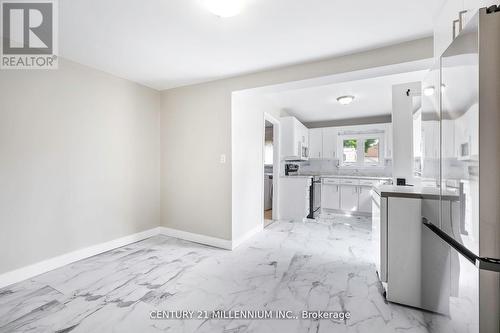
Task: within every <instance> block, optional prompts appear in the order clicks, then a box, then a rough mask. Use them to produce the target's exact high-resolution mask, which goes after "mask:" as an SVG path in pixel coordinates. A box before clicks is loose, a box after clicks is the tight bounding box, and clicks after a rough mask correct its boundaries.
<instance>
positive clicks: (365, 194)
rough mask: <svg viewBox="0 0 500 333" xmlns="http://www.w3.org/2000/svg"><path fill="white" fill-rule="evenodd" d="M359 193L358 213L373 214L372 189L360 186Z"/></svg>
mask: <svg viewBox="0 0 500 333" xmlns="http://www.w3.org/2000/svg"><path fill="white" fill-rule="evenodd" d="M358 192H359V193H358V195H359V207H358V211H359V212H361V213H371V211H372V198H371V187H369V186H360V187H359V188H358Z"/></svg>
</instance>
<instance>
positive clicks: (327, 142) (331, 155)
mask: <svg viewBox="0 0 500 333" xmlns="http://www.w3.org/2000/svg"><path fill="white" fill-rule="evenodd" d="M338 135H339V134H338V128H337V127H327V128H323V158H324V159H335V158H337V138H338Z"/></svg>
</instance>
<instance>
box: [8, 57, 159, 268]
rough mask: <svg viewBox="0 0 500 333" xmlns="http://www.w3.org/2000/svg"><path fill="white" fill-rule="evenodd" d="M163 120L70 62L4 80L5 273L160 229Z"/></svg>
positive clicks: (154, 103)
mask: <svg viewBox="0 0 500 333" xmlns="http://www.w3.org/2000/svg"><path fill="white" fill-rule="evenodd" d="M159 110H160V93H159V92H157V91H154V90H152V89H149V88H146V87H143V86H140V85H137V84H134V83H131V82H129V81H126V80H122V79H119V78H116V77H113V76H111V75H107V74H105V73H102V72H99V71H96V70H93V69H90V68H88V67H84V66H81V65H78V64H75V63H72V62H69V61H64V60H61V62H60V68H59V69H58V70H52V71H36V70H32V71H18V70H12V71H0V273H3V272H6V271H10V270H13V269H16V268H19V267H22V266H26V265H29V264H32V263H35V262H38V261H41V260H44V259H48V258H51V257H54V256H57V255H61V254H64V253H67V252H70V251H73V250H76V249H80V248H83V247H86V246H90V245H93V244H97V243H102V242H105V241H109V240H112V239H116V238H119V237H122V236H126V235H130V234H132V233H136V232H140V231H143V230H146V229H150V228H154V227H156V226H158V225H159V215H160V213H159V196H160V195H159V184H158V180H159Z"/></svg>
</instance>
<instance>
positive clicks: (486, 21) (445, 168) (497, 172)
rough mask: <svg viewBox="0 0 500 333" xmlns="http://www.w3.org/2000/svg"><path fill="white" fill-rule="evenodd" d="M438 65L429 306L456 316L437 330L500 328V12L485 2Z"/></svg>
mask: <svg viewBox="0 0 500 333" xmlns="http://www.w3.org/2000/svg"><path fill="white" fill-rule="evenodd" d="M431 73H432V71H431ZM433 73H434V74H435V73H436V71H434V72H433ZM437 73H438V74H439V77H440V80H439V83H438V85H437V86H438V87H440V89H439V91H440V94H439V95H438V96H437V97H440V103H438V104H437V106H438V108H437V109H436V110H437V111H438V113H439V118H435V117H429V119H432V120H431V121H433V122H436V121H437V123H438V124H439V127H437V133H438V135H437V136H434V142H433V145H435V146H436V147H439V156H440V158H439V164H436V165H437V166H438V170H437V171H438V172H434V171H433V172H428V174H432V176H434V177H437V180H438V182H437V183H438V184H440V196H439V200H434V201H433V200H428V201H427V202H426V203H425V204H423V205H422V207H423V209H422V210H423V212H422V215H423V216H424V218H423V224H422V242H423V244H422V277H421V279H422V295H423V305H422V307H423V308H426V309H428V310H431V311H435V312H440V313H444V314H446V315H447V316H449V318H450V319H451V320H449V321H446V320H443V321H439V322H438V323H435V325H437V326H434V327H433V330H434V331H436V332H481V333H486V332H488V333H489V332H492V333H498V332H500V12H491V13H488V11H487V10H486V9H481V10H480V11H479V13H478V14H477V15H475V16H474V17H473V18H472V19H471V20H470V21H469V23H468V25H467V26H466V27H465V28H464V29H463V30H462V31H461V33H460V34H459V35H458V36H457V37H456V39H455V40H454V41H453V43H452V44H451V46H450V47H449V48H448V49H447V50H446V51H445V52H444V54H443V55H442V56H441V58H440V66H439V71H437ZM434 77H435V75H434ZM424 87H425V86H424ZM428 105H429V104H428ZM428 113H429V114H432V112H428ZM422 121H424V119H422ZM430 146H432V144H431V145H430ZM427 163H428V165H429V163H432V162H427ZM432 166H433V168H434V167H435V165H434V164H432ZM433 168H431V170H432V169H433ZM427 169H428V170H429V168H427ZM424 170H425V162H424ZM424 173H425V172H424ZM424 207H425V209H424Z"/></svg>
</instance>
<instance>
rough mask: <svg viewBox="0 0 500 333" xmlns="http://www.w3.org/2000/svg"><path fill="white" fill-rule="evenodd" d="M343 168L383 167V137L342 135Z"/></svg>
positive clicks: (375, 135)
mask: <svg viewBox="0 0 500 333" xmlns="http://www.w3.org/2000/svg"><path fill="white" fill-rule="evenodd" d="M340 138H341V140H340V144H341V146H340V148H341V151H342V161H341V166H344V167H358V168H359V167H372V166H373V167H376V166H382V164H383V161H384V159H383V155H382V153H383V152H382V147H383V145H382V135H379V134H358V135H341V136H340Z"/></svg>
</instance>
